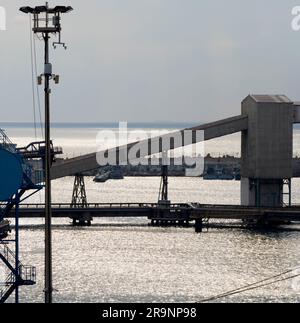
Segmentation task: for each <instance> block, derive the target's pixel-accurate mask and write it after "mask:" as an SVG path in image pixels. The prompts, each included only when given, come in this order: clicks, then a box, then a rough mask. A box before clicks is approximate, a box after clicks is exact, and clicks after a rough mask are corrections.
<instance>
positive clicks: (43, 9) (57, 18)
mask: <svg viewBox="0 0 300 323" xmlns="http://www.w3.org/2000/svg"><path fill="white" fill-rule="evenodd" d="M71 10H73V9H72V7H70V6H67V7H66V6H56V7H54V8H50V7H49V6H48V2H46V5H45V6H36V7H28V6H26V7H21V8H20V11H21V12H23V13H26V14H32V15H33V28H32V31H33V32H34V33H35V34H41V35H42V37H43V39H44V43H45V58H44V64H45V65H44V74H42V75H40V76H39V77H38V83H39V84H42V80H43V78H44V91H45V145H46V151H45V302H46V303H52V292H53V284H52V230H51V222H52V212H51V173H50V171H51V164H52V156H51V139H50V93H51V89H50V84H49V83H50V80H51V79H53V80H54V82H55V83H56V84H57V83H58V81H59V76H58V75H53V74H52V65H51V63H50V62H49V39H50V34H54V35H56V34H58V37H59V39H58V42H54V43H53V46H54V48H56V45H62V46H63V47H64V48H65V49H66V45H65V43H62V42H61V14H63V13H67V12H70V11H71Z"/></svg>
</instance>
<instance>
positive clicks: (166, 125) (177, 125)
mask: <svg viewBox="0 0 300 323" xmlns="http://www.w3.org/2000/svg"><path fill="white" fill-rule="evenodd" d="M198 124H201V122H197V123H191V122H128V128H133V129H140V128H142V129H184V128H188V127H193V126H195V125H198ZM37 127H40V124H39V123H38V124H37ZM51 127H52V128H96V129H99V128H119V123H118V122H53V123H52V124H51ZM0 128H3V129H5V128H27V129H31V128H34V123H32V122H0Z"/></svg>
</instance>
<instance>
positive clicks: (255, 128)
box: [241, 95, 295, 207]
mask: <svg viewBox="0 0 300 323" xmlns="http://www.w3.org/2000/svg"><path fill="white" fill-rule="evenodd" d="M294 112H295V109H294V103H293V102H292V101H290V100H289V99H288V98H287V97H286V96H284V95H249V96H247V97H246V98H245V99H244V100H243V101H242V115H247V116H248V129H247V130H244V131H242V149H241V155H242V162H241V176H242V180H241V204H242V205H249V206H275V207H276V206H282V205H283V185H284V183H288V184H290V179H291V178H292V176H293V165H292V157H293V123H294ZM289 187H290V185H289Z"/></svg>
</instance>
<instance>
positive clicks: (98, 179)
mask: <svg viewBox="0 0 300 323" xmlns="http://www.w3.org/2000/svg"><path fill="white" fill-rule="evenodd" d="M109 178H110V172H105V173H103V174H101V173H99V174H97V175H96V176H95V177H94V179H93V181H94V182H96V183H105V182H106V181H107V180H109Z"/></svg>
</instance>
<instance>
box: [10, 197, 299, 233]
mask: <svg viewBox="0 0 300 323" xmlns="http://www.w3.org/2000/svg"><path fill="white" fill-rule="evenodd" d="M44 212H45V211H44V205H43V204H21V205H20V218H29V219H30V218H31V219H34V218H43V217H44ZM52 213H53V218H61V219H62V218H69V219H71V220H72V224H73V225H76V226H78V225H79V226H89V225H91V223H92V220H93V219H95V218H117V217H122V218H132V217H136V218H147V219H148V220H149V225H152V226H182V227H187V226H189V225H190V223H191V222H193V223H194V224H195V225H194V226H195V232H197V233H200V232H202V231H203V227H204V226H205V227H206V226H209V224H208V222H209V221H210V220H239V221H241V224H245V223H249V224H255V223H256V224H257V225H259V226H261V225H270V224H288V223H297V222H299V223H300V206H286V207H249V206H240V205H213V204H200V203H177V204H169V205H168V206H162V205H161V204H160V203H88V204H87V205H86V207H84V208H83V207H82V208H80V207H77V208H74V207H73V206H72V205H71V204H64V203H61V204H53V205H52ZM9 217H11V218H12V217H13V212H11V214H10V215H9Z"/></svg>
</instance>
